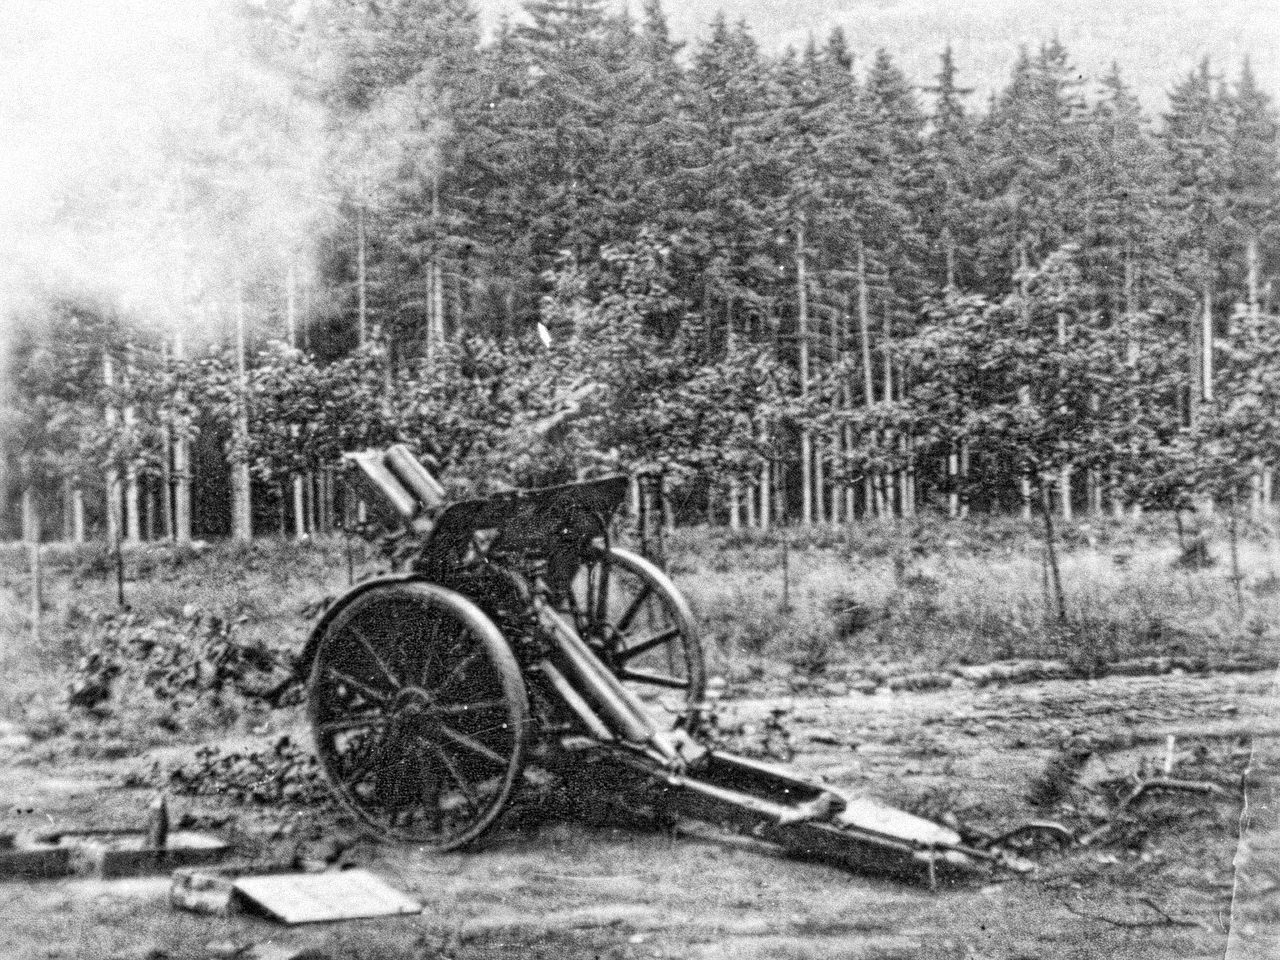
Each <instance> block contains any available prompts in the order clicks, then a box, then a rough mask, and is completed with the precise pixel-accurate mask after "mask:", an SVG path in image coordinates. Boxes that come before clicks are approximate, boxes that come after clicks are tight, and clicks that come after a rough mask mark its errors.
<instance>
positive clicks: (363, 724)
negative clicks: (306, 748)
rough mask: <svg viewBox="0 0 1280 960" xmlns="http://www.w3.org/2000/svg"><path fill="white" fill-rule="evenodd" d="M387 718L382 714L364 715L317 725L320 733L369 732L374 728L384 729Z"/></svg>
mask: <svg viewBox="0 0 1280 960" xmlns="http://www.w3.org/2000/svg"><path fill="white" fill-rule="evenodd" d="M386 725H387V718H386V717H385V716H383V715H382V714H364V715H362V716H358V717H344V718H343V719H341V720H328V721H325V722H324V723H321V724H318V725H317V729H319V730H320V731H321V732H322V733H345V732H347V731H348V730H370V729H373V728H374V727H385V726H386Z"/></svg>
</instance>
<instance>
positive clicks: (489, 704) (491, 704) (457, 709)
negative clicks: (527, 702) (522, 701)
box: [431, 697, 508, 717]
mask: <svg viewBox="0 0 1280 960" xmlns="http://www.w3.org/2000/svg"><path fill="white" fill-rule="evenodd" d="M506 706H508V703H507V700H506V698H505V697H498V698H497V699H494V700H477V701H475V702H474V703H455V704H453V705H452V706H448V707H435V708H434V709H433V710H432V711H431V712H432V713H434V714H435V715H436V716H438V717H465V716H467V715H468V714H471V713H479V712H480V711H482V710H498V709H500V708H504V707H506Z"/></svg>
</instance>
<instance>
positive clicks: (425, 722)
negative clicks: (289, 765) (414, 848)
mask: <svg viewBox="0 0 1280 960" xmlns="http://www.w3.org/2000/svg"><path fill="white" fill-rule="evenodd" d="M308 709H309V712H310V714H311V723H312V730H313V734H314V738H315V744H316V753H317V756H318V757H319V759H320V763H321V767H322V769H323V770H324V772H325V775H326V777H327V778H328V780H329V783H330V785H331V786H332V788H333V790H334V793H335V794H336V796H337V797H338V799H339V800H340V801H341V802H342V804H343V805H344V806H345V807H346V808H347V809H348V810H350V811H351V812H352V813H354V814H355V815H356V816H357V817H359V818H360V819H361V820H362V821H364V822H365V823H366V824H368V825H369V826H370V827H372V828H373V829H374V830H375V831H376V832H377V833H379V834H381V835H383V836H386V837H390V838H394V839H398V840H408V841H411V842H414V843H417V844H420V845H422V846H425V847H428V848H431V849H435V850H450V849H454V848H456V847H460V846H463V845H464V844H466V843H469V842H470V841H472V840H474V839H475V838H476V837H478V836H479V835H480V834H481V833H483V832H484V831H485V830H487V829H488V828H489V827H490V826H492V824H493V823H494V822H495V821H496V820H497V818H498V816H499V815H500V814H501V812H502V809H503V807H504V806H505V804H506V801H507V799H508V797H509V796H510V793H511V790H512V788H513V786H514V783H515V781H516V778H517V777H518V776H519V773H520V769H521V765H522V763H523V751H524V735H525V729H526V727H527V722H528V704H527V700H526V696H525V691H524V685H523V681H522V680H521V678H520V675H519V671H518V669H517V667H516V664H515V660H514V658H513V657H512V656H511V652H510V650H509V649H508V648H507V645H506V643H505V641H504V640H503V639H502V637H501V635H500V634H499V633H498V631H497V628H496V627H494V626H493V624H492V622H491V621H489V620H488V619H487V618H485V617H484V615H483V614H481V613H480V612H479V611H478V610H476V609H475V608H473V607H472V606H471V605H470V604H469V603H468V602H467V601H465V600H463V599H462V598H461V597H458V596H456V595H453V594H450V593H449V592H448V591H445V590H443V589H441V588H439V587H434V586H431V585H428V584H395V585H386V586H381V587H375V588H372V589H370V590H368V591H367V592H365V593H363V594H361V595H360V596H358V597H356V598H355V599H354V600H352V602H351V603H350V604H348V605H347V607H345V608H344V609H343V610H341V611H340V612H339V613H338V615H337V616H336V617H335V618H334V619H333V621H332V622H331V623H330V624H329V626H328V627H327V628H326V631H325V634H324V637H323V638H322V640H321V643H320V646H319V648H318V649H317V652H316V660H315V663H314V665H313V667H312V674H311V683H310V690H309V695H308Z"/></svg>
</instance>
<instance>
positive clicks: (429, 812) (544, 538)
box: [300, 446, 1020, 882]
mask: <svg viewBox="0 0 1280 960" xmlns="http://www.w3.org/2000/svg"><path fill="white" fill-rule="evenodd" d="M348 456H349V459H350V460H351V461H352V463H353V464H354V466H355V467H356V468H357V469H358V473H359V475H360V476H362V477H363V478H364V479H365V480H366V481H367V483H368V485H369V486H370V487H371V488H372V489H373V490H376V491H377V494H378V497H379V498H380V499H381V500H382V502H383V504H384V506H388V507H390V509H391V516H392V517H393V518H394V520H395V521H396V522H398V523H399V524H400V525H401V527H402V529H403V532H404V535H405V541H406V545H407V549H405V550H402V551H401V556H402V558H403V560H402V563H401V564H400V567H401V569H399V570H397V571H396V572H393V573H390V574H387V575H384V576H380V577H377V578H374V579H370V580H367V581H364V582H361V583H359V584H357V585H355V586H354V587H352V588H351V589H350V590H349V591H348V592H347V593H346V594H345V595H344V596H343V597H341V598H340V599H339V600H338V601H337V602H335V603H334V604H333V605H332V606H330V608H329V609H328V610H327V611H326V612H325V613H324V615H323V616H322V618H321V619H320V621H319V622H318V623H317V624H316V626H315V628H314V629H313V631H312V633H311V635H310V637H309V639H308V642H307V645H306V647H305V648H304V651H303V656H302V657H301V659H300V670H301V671H303V672H305V676H306V686H307V706H308V711H309V714H310V721H311V725H312V729H313V735H314V739H315V747H316V751H317V755H318V758H319V761H320V764H321V766H322V769H323V770H324V773H325V775H326V777H327V778H328V780H329V783H330V785H331V787H332V789H333V791H334V794H335V795H336V796H337V798H338V799H339V800H340V801H341V803H342V804H343V806H345V807H346V808H347V809H348V810H349V811H350V812H351V813H352V814H354V815H355V816H356V817H358V818H359V819H360V820H361V821H363V822H364V823H365V824H366V825H367V826H368V827H369V828H371V829H372V830H373V831H375V832H376V833H378V834H380V835H382V836H385V837H388V838H394V839H397V840H402V841H407V842H412V843H414V844H416V845H418V846H420V847H422V848H424V849H427V850H430V851H447V850H454V849H458V848H460V847H464V846H466V845H467V844H470V843H472V842H473V841H476V840H477V839H478V838H479V837H481V836H482V835H483V834H484V833H485V832H486V831H487V830H489V829H490V828H491V827H492V826H493V825H494V824H495V823H496V822H497V821H498V819H499V817H500V816H501V814H502V812H503V810H504V809H505V808H506V807H507V806H508V804H509V803H510V801H511V799H512V796H513V794H514V793H515V791H516V790H517V789H518V788H519V785H520V783H521V781H522V774H523V772H524V767H525V764H526V761H528V760H530V758H531V757H537V758H538V760H539V762H540V763H546V764H548V765H553V766H558V767H559V768H560V769H561V770H562V771H564V772H565V775H566V776H568V777H570V778H572V777H574V776H577V777H580V778H583V777H589V778H590V781H591V784H592V785H594V786H595V787H597V788H599V787H600V785H602V784H603V785H605V789H607V790H610V791H617V792H626V793H628V794H629V795H632V796H640V797H644V798H645V802H646V803H647V804H648V806H649V807H650V808H651V809H653V810H654V811H657V812H660V813H663V814H665V815H670V816H684V817H689V818H693V819H698V820H703V821H709V822H711V823H713V824H717V825H720V826H727V827H732V828H735V829H737V830H740V831H742V832H745V833H748V834H750V835H752V836H754V837H756V838H758V839H760V840H763V841H767V842H772V843H775V844H778V845H781V846H782V847H785V848H786V849H788V850H790V851H793V852H796V853H799V854H802V855H806V856H811V857H815V858H820V859H824V860H829V861H835V862H837V863H840V864H843V865H845V866H847V867H849V868H851V869H855V870H859V871H867V870H869V871H877V872H888V873H893V874H897V875H911V876H917V877H926V878H927V879H928V880H929V881H930V882H933V881H935V880H936V879H937V877H938V875H939V873H940V872H946V871H948V870H950V871H965V870H970V869H974V868H977V867H981V866H983V865H992V864H1003V865H1008V866H1020V864H1018V862H1017V861H1016V859H1015V858H1011V857H1009V856H1007V855H1006V854H1004V853H1001V852H999V851H997V850H994V849H992V848H990V847H985V848H984V847H983V845H982V844H980V843H966V842H965V839H966V838H962V836H961V835H960V834H959V833H957V832H955V831H953V830H951V829H949V828H947V827H943V826H941V825H938V824H935V823H931V822H929V821H927V820H923V819H920V818H918V817H914V816H912V815H909V814H906V813H902V812H900V811H896V810H892V809H890V808H887V807H883V806H881V805H879V804H876V803H874V802H872V801H867V800H853V799H850V798H848V797H845V796H842V795H840V794H838V793H837V792H835V791H834V790H832V789H831V788H829V787H828V786H826V785H824V784H821V783H815V782H811V781H809V780H806V779H804V778H802V777H799V776H796V775H795V774H793V773H791V772H790V771H788V770H786V769H784V768H781V767H778V766H774V765H771V764H766V763H761V762H759V761H756V760H754V759H749V758H744V757H739V756H734V755H731V754H728V753H724V752H721V751H719V750H715V749H707V748H706V747H704V746H703V745H701V744H699V742H698V739H697V734H698V722H699V716H700V711H701V710H702V708H703V697H704V693H705V690H704V684H705V678H704V670H703V657H702V648H701V646H700V644H699V639H698V633H697V626H696V622H695V619H694V617H693V615H692V613H691V612H690V609H689V606H688V604H687V603H686V601H685V599H684V598H683V597H682V596H681V594H680V592H679V590H678V589H677V588H676V587H675V585H674V584H673V583H672V582H671V580H670V579H669V578H668V577H667V576H666V575H665V574H664V573H663V572H662V571H661V570H660V569H658V568H657V567H656V566H655V565H653V564H652V563H650V562H649V561H648V560H646V559H644V558H643V557H641V556H639V555H637V554H635V553H632V552H630V551H627V550H625V549H622V548H620V547H618V546H616V545H614V544H612V543H611V541H610V532H609V528H610V518H611V517H612V515H613V514H614V512H615V511H616V510H617V508H618V506H619V505H620V504H621V502H622V501H623V499H624V497H625V494H626V490H627V479H626V478H625V477H609V478H605V479H601V480H594V481H589V482H585V483H575V484H568V485H564V486H558V487H551V488H546V489H540V490H528V491H514V492H511V493H504V494H501V495H498V496H495V497H491V498H489V499H486V500H473V501H465V502H460V503H454V504H451V505H445V504H444V497H443V491H442V489H441V488H440V486H439V484H438V483H437V482H436V481H435V480H434V478H433V477H432V476H431V475H430V473H429V472H428V471H427V470H426V469H425V468H424V467H423V466H422V465H421V464H420V463H419V462H418V461H417V460H416V459H415V458H414V457H413V455H412V454H411V453H410V452H409V450H408V449H407V448H405V447H403V446H397V447H392V448H391V449H390V450H389V451H387V452H385V453H384V452H379V451H369V452H366V453H360V454H354V455H348ZM659 717H662V719H659ZM571 782H572V781H571ZM583 783H584V785H585V781H583Z"/></svg>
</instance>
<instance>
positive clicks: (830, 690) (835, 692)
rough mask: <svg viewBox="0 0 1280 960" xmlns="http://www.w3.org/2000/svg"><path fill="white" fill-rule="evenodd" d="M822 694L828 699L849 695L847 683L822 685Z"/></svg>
mask: <svg viewBox="0 0 1280 960" xmlns="http://www.w3.org/2000/svg"><path fill="white" fill-rule="evenodd" d="M822 692H823V693H824V694H825V695H826V696H828V697H846V696H848V695H849V685H848V684H847V683H824V684H823V685H822Z"/></svg>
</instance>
